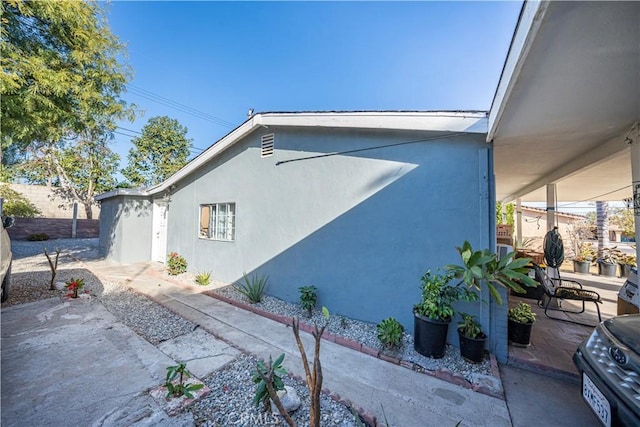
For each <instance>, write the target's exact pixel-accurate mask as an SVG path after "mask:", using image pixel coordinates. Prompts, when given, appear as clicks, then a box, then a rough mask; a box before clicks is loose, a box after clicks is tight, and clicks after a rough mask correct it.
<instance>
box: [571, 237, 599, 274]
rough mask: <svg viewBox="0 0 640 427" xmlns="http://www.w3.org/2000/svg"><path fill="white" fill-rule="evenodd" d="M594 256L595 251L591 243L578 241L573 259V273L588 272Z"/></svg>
mask: <svg viewBox="0 0 640 427" xmlns="http://www.w3.org/2000/svg"><path fill="white" fill-rule="evenodd" d="M595 257H596V253H595V251H594V250H593V246H591V244H589V243H584V242H582V243H580V245H579V246H578V253H577V254H576V257H575V258H574V259H573V271H574V273H580V274H589V267H590V266H591V262H592V261H593V259H594V258H595Z"/></svg>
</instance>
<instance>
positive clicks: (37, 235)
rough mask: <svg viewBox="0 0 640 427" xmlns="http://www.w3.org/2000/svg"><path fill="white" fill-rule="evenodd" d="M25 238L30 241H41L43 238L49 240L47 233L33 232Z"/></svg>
mask: <svg viewBox="0 0 640 427" xmlns="http://www.w3.org/2000/svg"><path fill="white" fill-rule="evenodd" d="M27 240H28V241H30V242H41V241H43V240H49V235H48V234H47V233H33V234H29V235H28V236H27Z"/></svg>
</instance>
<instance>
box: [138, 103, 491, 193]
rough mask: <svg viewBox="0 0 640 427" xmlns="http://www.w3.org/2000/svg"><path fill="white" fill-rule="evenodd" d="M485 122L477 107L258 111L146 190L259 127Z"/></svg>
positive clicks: (475, 129)
mask: <svg viewBox="0 0 640 427" xmlns="http://www.w3.org/2000/svg"><path fill="white" fill-rule="evenodd" d="M487 123H488V122H487V113H485V112H477V111H452V112H446V111H445V112H402V111H384V112H380V111H373V112H369V111H363V112H300V113H295V112H292V113H258V114H256V115H254V116H253V117H251V118H250V119H249V120H247V121H246V122H244V123H243V124H242V125H240V126H239V127H237V128H236V129H234V130H233V131H231V132H230V133H229V134H227V135H226V136H224V137H223V138H222V139H221V140H220V141H218V142H217V143H215V144H214V145H212V146H211V147H209V148H208V149H206V150H205V151H203V152H202V153H201V154H200V155H199V156H198V157H196V158H195V159H193V160H191V161H190V162H189V163H187V164H186V165H185V166H184V167H183V168H182V169H180V170H179V171H178V172H176V173H175V174H173V175H172V176H170V177H169V178H167V179H166V180H165V181H164V182H162V183H160V184H158V185H156V186H155V187H151V188H149V189H148V190H147V191H146V193H147V194H148V195H153V194H157V193H160V192H163V191H165V190H167V189H169V188H170V187H171V185H173V184H175V183H176V182H178V181H179V180H181V179H182V178H185V177H186V176H188V175H189V174H191V173H192V172H194V171H195V170H196V169H198V168H199V167H201V166H202V165H204V164H206V163H207V162H208V161H209V160H211V159H212V158H214V157H215V156H217V155H218V154H220V153H221V152H222V151H224V150H226V149H227V148H229V147H230V146H231V145H233V144H235V143H236V142H238V141H240V140H241V139H242V138H244V137H245V136H247V135H248V134H250V133H251V132H253V131H254V130H255V129H256V128H258V127H264V128H268V127H269V126H289V127H326V128H351V129H390V130H410V131H411V130H413V131H416V130H418V131H433V132H460V133H479V134H485V133H487Z"/></svg>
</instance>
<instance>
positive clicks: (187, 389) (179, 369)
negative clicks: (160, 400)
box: [164, 363, 204, 399]
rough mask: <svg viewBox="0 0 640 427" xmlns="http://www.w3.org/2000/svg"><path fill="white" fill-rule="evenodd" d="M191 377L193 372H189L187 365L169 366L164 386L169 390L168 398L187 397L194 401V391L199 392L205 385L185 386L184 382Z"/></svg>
mask: <svg viewBox="0 0 640 427" xmlns="http://www.w3.org/2000/svg"><path fill="white" fill-rule="evenodd" d="M178 375H179V376H180V378H179V380H178V381H177V382H175V379H176V378H177V377H178ZM190 377H191V372H189V371H188V370H187V364H186V363H180V364H179V365H175V366H169V367H168V368H167V378H166V382H165V383H164V386H165V387H166V388H167V396H166V397H167V398H170V397H180V396H185V397H187V398H189V399H193V394H191V392H192V391H198V390H200V389H201V388H202V387H204V384H185V383H184V381H185V380H186V379H187V378H190Z"/></svg>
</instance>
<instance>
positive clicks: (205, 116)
mask: <svg viewBox="0 0 640 427" xmlns="http://www.w3.org/2000/svg"><path fill="white" fill-rule="evenodd" d="M127 88H128V89H129V90H130V91H131V93H133V94H134V95H137V96H140V97H142V98H145V99H148V100H150V101H153V102H156V103H158V104H161V105H165V106H167V107H171V108H173V109H175V110H178V111H181V112H183V113H186V114H189V115H191V116H193V117H197V118H199V119H202V120H206V121H209V122H211V123H214V124H216V125H218V126H222V127H226V128H230V129H233V128H235V127H236V125H235V124H234V123H231V122H229V121H227V120H224V119H221V118H219V117H216V116H213V115H211V114H209V113H205V112H203V111H200V110H197V109H195V108H193V107H189V106H188V105H185V104H181V103H179V102H176V101H173V100H171V99H169V98H165V97H164V96H160V95H158V94H155V93H153V92H151V91H149V90H146V89H142V88H139V87H136V86H134V85H127Z"/></svg>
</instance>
